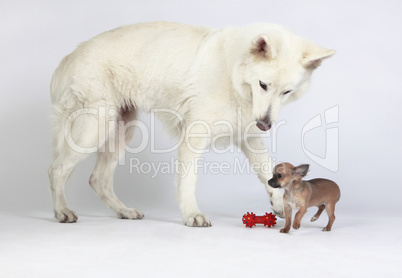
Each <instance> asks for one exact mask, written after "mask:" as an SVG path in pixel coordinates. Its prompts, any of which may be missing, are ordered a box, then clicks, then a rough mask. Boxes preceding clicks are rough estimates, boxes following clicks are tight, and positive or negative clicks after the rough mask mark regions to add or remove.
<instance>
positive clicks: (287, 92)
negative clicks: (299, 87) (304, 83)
mask: <svg viewBox="0 0 402 278" xmlns="http://www.w3.org/2000/svg"><path fill="white" fill-rule="evenodd" d="M291 92H292V90H289V91H285V92H283V93H282V94H284V95H287V94H290V93H291Z"/></svg>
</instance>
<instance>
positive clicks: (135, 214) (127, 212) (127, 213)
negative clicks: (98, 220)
mask: <svg viewBox="0 0 402 278" xmlns="http://www.w3.org/2000/svg"><path fill="white" fill-rule="evenodd" d="M117 217H118V218H120V219H142V218H144V214H143V213H142V212H141V211H140V210H139V209H136V208H128V209H124V210H121V211H120V212H118V213H117Z"/></svg>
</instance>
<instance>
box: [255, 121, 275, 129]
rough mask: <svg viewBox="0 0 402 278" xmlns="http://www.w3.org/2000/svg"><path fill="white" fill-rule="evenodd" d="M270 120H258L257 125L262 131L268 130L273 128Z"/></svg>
mask: <svg viewBox="0 0 402 278" xmlns="http://www.w3.org/2000/svg"><path fill="white" fill-rule="evenodd" d="M271 126H272V125H271V122H270V121H257V127H258V128H259V129H260V130H262V131H267V130H269V129H270V128H271Z"/></svg>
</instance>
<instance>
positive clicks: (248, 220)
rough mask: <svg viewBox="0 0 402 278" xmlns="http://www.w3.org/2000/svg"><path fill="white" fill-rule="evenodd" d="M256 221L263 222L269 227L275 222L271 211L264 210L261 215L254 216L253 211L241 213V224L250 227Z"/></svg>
mask: <svg viewBox="0 0 402 278" xmlns="http://www.w3.org/2000/svg"><path fill="white" fill-rule="evenodd" d="M256 223H257V224H264V226H268V228H271V227H273V226H275V224H276V217H275V214H273V213H272V212H270V213H267V212H266V213H265V215H263V216H256V215H255V214H254V213H249V212H247V213H246V214H245V215H243V224H245V225H246V227H249V228H252V227H253V226H255V224H256Z"/></svg>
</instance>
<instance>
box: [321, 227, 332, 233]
mask: <svg viewBox="0 0 402 278" xmlns="http://www.w3.org/2000/svg"><path fill="white" fill-rule="evenodd" d="M322 231H323V232H330V231H331V228H328V227H325V228H323V229H322Z"/></svg>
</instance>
